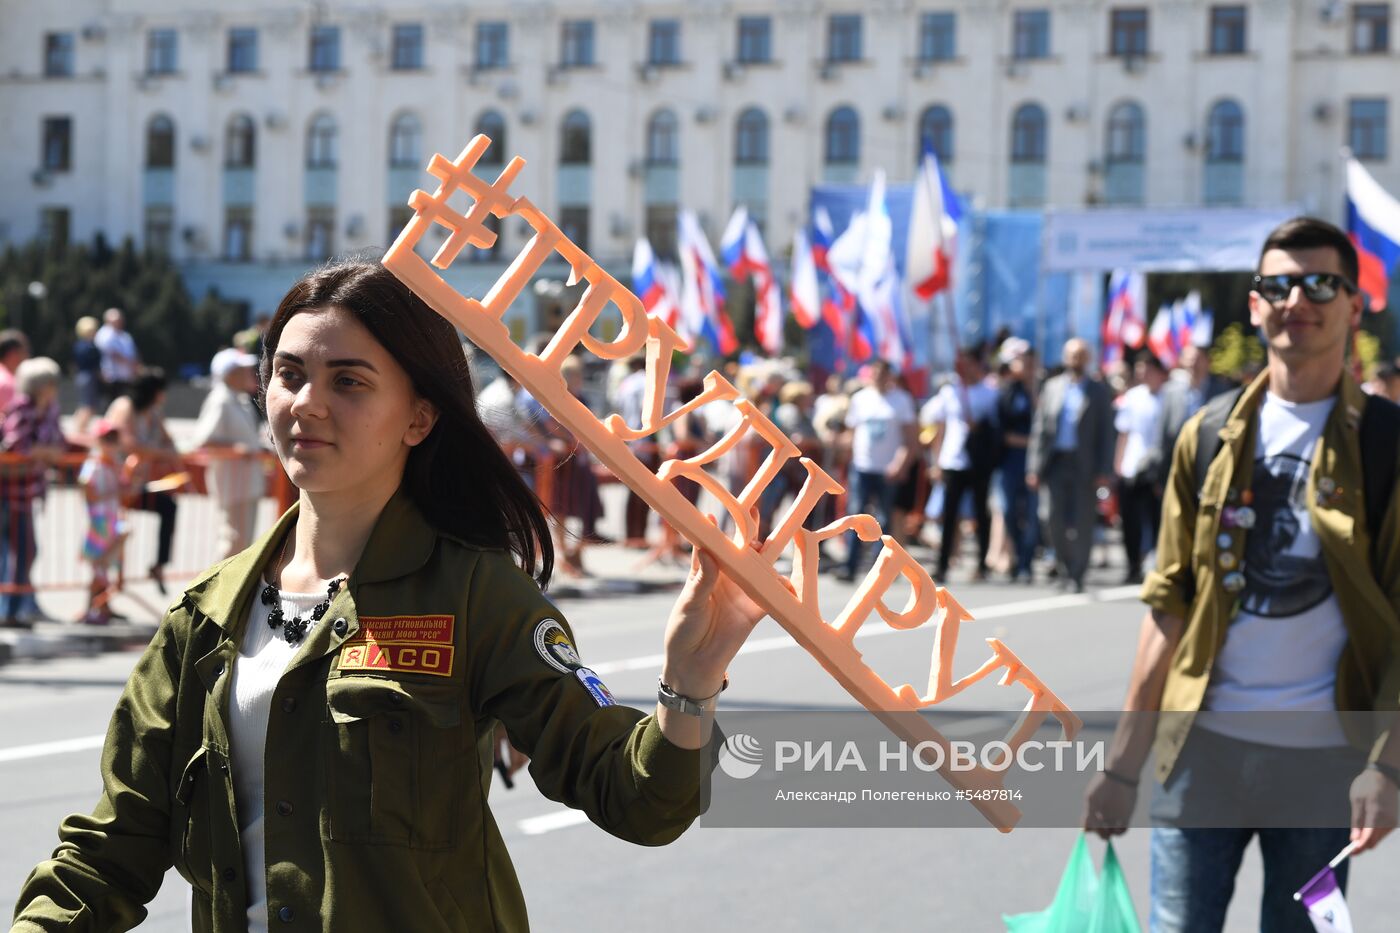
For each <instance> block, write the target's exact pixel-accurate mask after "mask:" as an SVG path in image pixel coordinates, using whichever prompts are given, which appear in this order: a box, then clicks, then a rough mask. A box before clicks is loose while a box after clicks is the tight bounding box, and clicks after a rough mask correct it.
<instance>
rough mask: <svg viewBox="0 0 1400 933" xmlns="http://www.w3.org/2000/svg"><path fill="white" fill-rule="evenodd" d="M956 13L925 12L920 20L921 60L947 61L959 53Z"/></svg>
mask: <svg viewBox="0 0 1400 933" xmlns="http://www.w3.org/2000/svg"><path fill="white" fill-rule="evenodd" d="M957 29H958V17H957V14H956V13H925V14H924V15H923V19H921V20H920V21H919V61H921V62H946V61H949V60H951V59H953V58H956V57H957V54H958V32H957Z"/></svg>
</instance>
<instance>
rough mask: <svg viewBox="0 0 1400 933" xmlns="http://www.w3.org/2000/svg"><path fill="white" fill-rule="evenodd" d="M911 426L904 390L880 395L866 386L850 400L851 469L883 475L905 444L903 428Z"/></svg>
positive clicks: (908, 400) (910, 410)
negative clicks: (851, 432)
mask: <svg viewBox="0 0 1400 933" xmlns="http://www.w3.org/2000/svg"><path fill="white" fill-rule="evenodd" d="M913 423H914V400H913V399H911V398H910V397H909V393H908V392H905V391H904V390H903V389H890V390H889V391H888V392H886V393H884V394H883V395H882V394H880V393H879V392H878V391H876V390H875V388H874V387H872V386H866V387H865V388H864V389H861V390H860V391H859V392H857V393H856V394H855V395H853V396H851V407H850V408H849V409H847V411H846V427H848V428H851V429H852V431H853V432H854V434H853V436H852V438H851V466H852V467H853V468H854V469H856V470H859V471H860V472H862V473H883V472H884V471H885V468H886V467H888V466H889V465H890V464H891V463H893V462H894V455H895V454H896V453H897V452H898V451H899V445H900V444H901V443H903V441H904V426H905V425H909V424H913Z"/></svg>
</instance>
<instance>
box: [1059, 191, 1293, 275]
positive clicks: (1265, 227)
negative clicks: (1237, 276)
mask: <svg viewBox="0 0 1400 933" xmlns="http://www.w3.org/2000/svg"><path fill="white" fill-rule="evenodd" d="M1298 213H1299V212H1298V211H1297V210H1294V209H1291V208H1287V207H1282V208H1269V209H1263V210H1254V209H1248V208H1207V209H1201V210H1151V211H1121V210H1096V211H1054V212H1047V213H1046V215H1045V240H1044V253H1043V256H1044V264H1043V266H1042V269H1043V271H1045V272H1075V271H1085V270H1099V271H1102V270H1107V269H1132V270H1135V271H1139V272H1154V271H1155V272H1168V271H1172V272H1193V271H1201V272H1210V271H1215V272H1229V271H1235V270H1241V269H1253V268H1254V266H1255V263H1256V262H1258V260H1259V247H1260V246H1262V245H1263V243H1264V239H1265V238H1266V237H1267V236H1268V235H1269V231H1271V230H1272V229H1273V228H1274V227H1276V226H1278V225H1279V224H1281V223H1283V222H1284V221H1285V220H1287V219H1288V218H1290V217H1293V216H1296V215H1297V214H1298Z"/></svg>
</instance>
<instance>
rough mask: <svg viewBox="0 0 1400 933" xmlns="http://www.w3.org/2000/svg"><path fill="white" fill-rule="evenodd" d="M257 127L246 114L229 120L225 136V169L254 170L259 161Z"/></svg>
mask: <svg viewBox="0 0 1400 933" xmlns="http://www.w3.org/2000/svg"><path fill="white" fill-rule="evenodd" d="M257 132H258V130H257V126H256V125H255V124H254V123H253V118H252V117H250V116H248V115H247V114H246V113H239V114H234V115H233V116H232V117H230V118H229V121H228V130H227V132H226V133H225V135H224V167H225V168H252V167H253V165H254V163H255V162H256V160H257V147H256V142H257Z"/></svg>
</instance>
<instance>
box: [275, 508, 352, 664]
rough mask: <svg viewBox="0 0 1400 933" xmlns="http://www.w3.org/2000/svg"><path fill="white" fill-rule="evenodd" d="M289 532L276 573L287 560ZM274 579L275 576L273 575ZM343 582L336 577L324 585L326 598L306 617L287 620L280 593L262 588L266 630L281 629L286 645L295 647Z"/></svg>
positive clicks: (289, 541)
mask: <svg viewBox="0 0 1400 933" xmlns="http://www.w3.org/2000/svg"><path fill="white" fill-rule="evenodd" d="M291 540H292V535H291V532H288V533H287V540H286V541H284V542H283V544H282V554H281V556H280V557H279V558H278V561H277V573H278V574H280V573H281V572H282V567H283V565H284V563H285V561H286V559H287V545H288V544H290V543H291ZM273 576H274V579H275V577H276V575H275V574H274V575H273ZM344 582H345V577H336V578H335V579H334V580H332V581H330V583H328V584H327V585H326V598H325V599H323V600H321V601H320V602H319V603H317V604H316V605H315V606H314V607H312V609H311V611H310V612H309V613H307V614H306V615H301V616H295V617H293V618H291V619H288V618H287V617H286V616H285V615H284V614H283V612H282V591H281V590H279V589H278V588H277V586H276V584H274V583H268V584H267V585H266V586H264V587H263V591H262V597H261V599H262V604H263V605H264V606H267V607H268V614H267V625H268V628H274V629H275V628H280V629H282V637H284V638H286V639H287V644H289V645H295V644H297V643H299V642H300V641H301V640H302V639H303V638H305V637H306V630H307V629H308V628H310V627H311V626H312V624H313V623H316V622H320V621H321V616H323V615H325V614H326V610H327V609H329V608H330V607H331V600H332V599H334V598H335V594H336V591H337V590H339V589H340V586H341V584H343V583H344Z"/></svg>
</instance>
